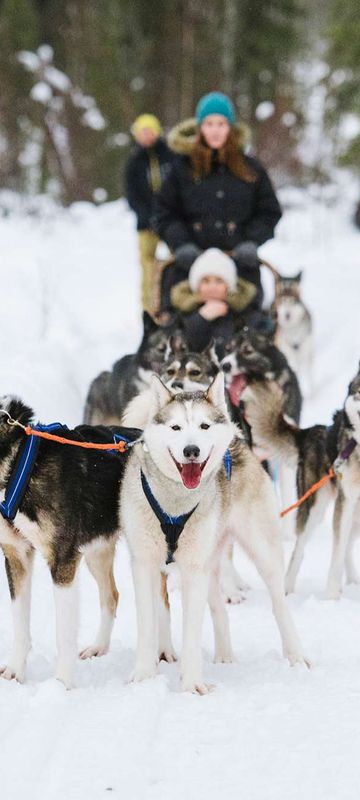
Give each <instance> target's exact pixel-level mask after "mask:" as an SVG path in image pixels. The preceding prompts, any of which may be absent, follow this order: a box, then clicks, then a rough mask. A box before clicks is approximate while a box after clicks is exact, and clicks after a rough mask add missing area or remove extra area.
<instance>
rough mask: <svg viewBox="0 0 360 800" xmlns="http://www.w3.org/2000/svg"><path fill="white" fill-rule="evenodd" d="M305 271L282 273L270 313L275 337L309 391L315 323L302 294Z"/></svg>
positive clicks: (311, 383) (310, 391) (310, 388)
mask: <svg viewBox="0 0 360 800" xmlns="http://www.w3.org/2000/svg"><path fill="white" fill-rule="evenodd" d="M301 277H302V273H301V272H299V273H298V275H295V276H294V277H293V278H288V277H285V276H282V275H279V276H278V278H277V279H276V281H275V298H274V302H273V304H272V306H271V313H272V316H273V318H274V320H275V321H276V335H275V341H276V344H277V347H278V348H279V350H281V352H282V353H284V356H285V357H286V359H287V361H288V363H289V365H290V367H291V369H293V370H294V372H295V374H296V375H297V377H298V379H299V381H300V383H301V385H302V386H303V388H305V389H306V391H307V394H311V393H312V391H313V325H312V318H311V314H310V311H309V309H308V308H307V307H306V305H305V303H303V301H302V299H301V297H300V282H301Z"/></svg>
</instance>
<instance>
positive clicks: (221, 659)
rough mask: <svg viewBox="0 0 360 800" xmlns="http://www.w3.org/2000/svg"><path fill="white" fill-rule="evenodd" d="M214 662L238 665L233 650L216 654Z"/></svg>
mask: <svg viewBox="0 0 360 800" xmlns="http://www.w3.org/2000/svg"><path fill="white" fill-rule="evenodd" d="M214 662H215V664H236V662H237V659H236V657H235V656H234V653H233V652H232V651H231V650H230V651H226V650H224V651H223V652H220V651H219V652H218V653H215V657H214Z"/></svg>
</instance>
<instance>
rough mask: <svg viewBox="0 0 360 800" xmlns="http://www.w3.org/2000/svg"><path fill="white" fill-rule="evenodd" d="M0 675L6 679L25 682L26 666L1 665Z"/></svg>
mask: <svg viewBox="0 0 360 800" xmlns="http://www.w3.org/2000/svg"><path fill="white" fill-rule="evenodd" d="M0 677H1V678H4V679H5V680H6V681H17V682H18V683H24V681H25V667H24V668H20V669H19V668H16V667H10V666H7V665H6V666H3V667H0Z"/></svg>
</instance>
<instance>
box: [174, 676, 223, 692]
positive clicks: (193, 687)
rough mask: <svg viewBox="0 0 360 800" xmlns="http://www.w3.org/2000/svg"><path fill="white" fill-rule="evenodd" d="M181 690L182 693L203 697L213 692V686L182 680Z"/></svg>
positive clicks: (211, 684)
mask: <svg viewBox="0 0 360 800" xmlns="http://www.w3.org/2000/svg"><path fill="white" fill-rule="evenodd" d="M181 689H182V691H183V692H191V694H200V695H204V694H209V693H210V692H213V691H214V689H215V686H214V684H213V683H203V682H202V681H191V680H186V679H184V678H183V679H182V681H181Z"/></svg>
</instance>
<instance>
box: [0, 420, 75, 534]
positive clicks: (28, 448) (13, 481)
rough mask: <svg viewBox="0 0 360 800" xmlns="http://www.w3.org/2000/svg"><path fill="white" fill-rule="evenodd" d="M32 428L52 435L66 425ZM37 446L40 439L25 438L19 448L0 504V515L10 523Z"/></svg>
mask: <svg viewBox="0 0 360 800" xmlns="http://www.w3.org/2000/svg"><path fill="white" fill-rule="evenodd" d="M32 427H33V429H34V430H35V431H42V432H45V433H52V432H53V431H56V430H58V428H65V427H66V425H61V423H60V422H52V423H51V424H50V425H33V426H32ZM39 445H40V439H39V437H38V436H27V437H26V438H25V441H24V442H22V444H21V445H20V447H19V450H18V453H17V456H16V459H15V464H14V467H13V470H12V473H11V475H10V478H9V481H8V484H7V487H6V489H5V497H4V500H3V501H2V503H0V513H1V514H2V516H3V517H4V518H5V519H7V520H9V521H10V522H12V521H13V519H14V518H15V516H16V514H17V511H18V508H19V505H20V503H21V501H22V499H23V497H24V494H25V492H26V489H27V487H28V483H29V480H30V478H31V475H32V471H33V468H34V464H35V459H36V456H37V453H38V450H39Z"/></svg>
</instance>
